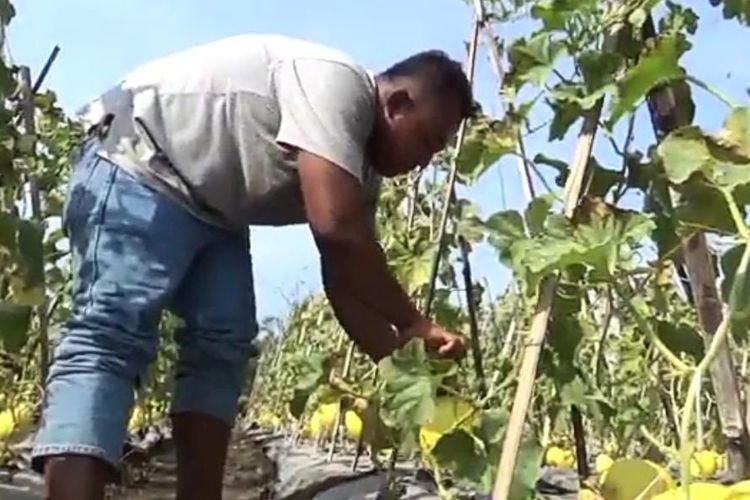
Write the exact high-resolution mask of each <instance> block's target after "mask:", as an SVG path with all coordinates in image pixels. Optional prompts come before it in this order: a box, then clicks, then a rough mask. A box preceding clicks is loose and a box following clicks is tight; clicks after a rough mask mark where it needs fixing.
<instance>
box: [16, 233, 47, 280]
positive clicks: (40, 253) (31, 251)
mask: <svg viewBox="0 0 750 500" xmlns="http://www.w3.org/2000/svg"><path fill="white" fill-rule="evenodd" d="M43 237H44V231H43V230H42V228H41V226H40V225H39V224H38V223H37V222H32V221H18V252H19V254H20V256H21V260H22V262H23V270H24V273H23V276H24V283H25V285H26V287H27V288H34V287H37V286H38V285H39V284H41V283H43V282H44V245H43V243H42V238H43Z"/></svg>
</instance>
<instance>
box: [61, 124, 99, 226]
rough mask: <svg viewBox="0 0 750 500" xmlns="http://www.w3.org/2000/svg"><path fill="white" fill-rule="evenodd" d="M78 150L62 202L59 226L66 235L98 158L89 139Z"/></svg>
mask: <svg viewBox="0 0 750 500" xmlns="http://www.w3.org/2000/svg"><path fill="white" fill-rule="evenodd" d="M79 148H80V151H79V152H78V153H77V154H76V155H75V159H74V163H73V167H72V169H71V173H70V179H69V180H68V185H67V187H66V189H65V201H64V202H63V207H62V214H61V217H60V218H61V220H60V223H61V228H62V230H63V233H64V234H65V235H66V236H68V237H69V236H70V224H71V221H72V219H74V218H75V214H76V213H77V211H78V208H79V205H80V198H81V193H82V192H85V191H86V187H87V186H88V183H89V181H90V180H91V177H92V176H93V174H94V171H95V169H96V164H97V163H98V162H99V158H98V157H97V156H96V148H95V144H94V142H93V141H92V140H91V139H89V140H86V141H85V142H83V143H82V144H81V145H80V146H79Z"/></svg>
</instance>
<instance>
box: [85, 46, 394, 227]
mask: <svg viewBox="0 0 750 500" xmlns="http://www.w3.org/2000/svg"><path fill="white" fill-rule="evenodd" d="M107 113H112V114H114V120H113V122H112V123H111V126H110V129H109V133H108V135H107V136H106V137H105V138H104V139H103V140H102V142H101V145H100V147H99V154H100V155H101V156H102V157H104V158H107V159H109V160H111V161H113V162H114V163H116V164H118V165H119V166H121V167H122V168H124V169H126V170H128V171H129V172H131V173H133V174H134V175H136V176H138V177H140V178H141V179H143V181H144V182H146V183H147V184H148V185H151V186H152V187H154V188H155V189H157V190H159V191H161V192H163V193H165V194H166V195H168V196H169V197H171V198H172V199H174V200H175V201H177V202H178V203H180V204H181V205H182V206H184V207H185V208H187V209H188V210H190V211H191V212H192V213H193V214H195V215H196V216H197V217H199V218H201V219H202V220H204V221H206V222H208V223H210V224H214V225H219V226H222V227H226V228H229V229H239V228H242V227H245V226H248V225H286V224H298V223H304V222H306V221H307V218H306V215H305V209H304V202H303V198H302V193H301V190H300V185H299V177H298V173H297V165H296V161H295V159H294V157H293V155H291V154H290V150H289V149H288V148H286V147H285V146H284V145H285V144H289V145H291V146H294V147H298V148H301V149H304V150H307V151H310V152H313V153H315V154H317V155H319V156H322V157H324V158H326V159H328V160H330V161H332V162H333V163H335V164H337V165H339V166H340V167H341V168H343V169H345V170H347V171H348V172H349V173H350V174H351V175H353V176H354V177H355V178H356V179H357V180H358V181H359V182H360V185H361V186H362V188H363V192H364V194H365V199H366V202H367V204H368V207H369V209H370V213H371V214H372V215H374V211H375V204H376V200H377V195H378V191H379V186H380V176H378V175H377V174H376V173H375V172H374V170H373V169H372V167H371V166H370V165H369V163H368V161H367V159H366V157H365V146H366V143H367V140H368V137H369V135H370V131H371V130H372V127H373V123H374V117H375V83H374V79H373V77H372V74H371V73H370V72H369V71H366V70H365V69H363V68H361V67H360V66H359V65H357V64H355V63H354V62H352V61H351V60H350V59H349V58H348V57H347V56H346V55H345V54H343V53H341V52H339V51H337V50H333V49H330V48H327V47H324V46H321V45H317V44H313V43H309V42H306V41H302V40H296V39H292V38H288V37H283V36H276V35H241V36H235V37H231V38H227V39H223V40H219V41H216V42H212V43H208V44H205V45H201V46H198V47H194V48H191V49H188V50H185V51H183V52H179V53H176V54H173V55H170V56H167V57H164V58H162V59H158V60H156V61H153V62H151V63H148V64H146V65H144V66H142V67H140V68H138V69H136V70H135V71H133V72H132V73H130V74H129V75H128V76H127V77H126V78H125V79H124V80H123V81H121V82H120V83H119V84H118V85H117V86H116V87H114V88H112V89H111V90H110V91H108V92H107V93H105V94H104V95H102V96H101V97H100V98H98V99H96V100H95V101H93V102H92V103H90V104H89V105H88V106H86V107H85V108H84V110H82V113H81V114H82V118H83V120H84V123H89V124H93V123H96V122H98V121H99V120H101V118H102V117H103V116H105V115H106V114H107Z"/></svg>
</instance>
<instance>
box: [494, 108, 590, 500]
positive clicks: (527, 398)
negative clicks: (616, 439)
mask: <svg viewBox="0 0 750 500" xmlns="http://www.w3.org/2000/svg"><path fill="white" fill-rule="evenodd" d="M601 108H602V100H601V99H600V100H599V101H598V102H597V104H596V105H595V106H594V108H592V109H591V110H590V111H589V112H588V113H587V114H586V115H585V119H584V122H583V125H582V127H581V132H580V134H579V138H578V144H577V146H576V150H575V155H574V157H573V162H572V164H571V171H570V175H569V176H568V179H567V181H566V183H565V192H564V196H563V199H564V201H565V205H564V210H563V213H564V215H565V216H566V217H568V218H571V217H572V216H573V213H574V211H575V209H576V207H577V205H578V199H579V197H580V194H581V188H582V186H583V179H584V178H585V175H586V169H587V166H588V161H589V158H590V156H591V151H592V148H593V145H594V137H595V135H596V130H597V125H598V122H599V115H600V114H601ZM556 288H557V277H556V276H549V277H547V278H545V279H544V280H543V281H542V283H541V285H540V292H539V300H538V302H537V307H536V312H535V314H534V318H533V320H532V323H531V331H530V332H529V338H528V343H527V344H526V348H525V352H524V355H523V360H522V362H521V369H520V371H519V374H518V387H517V389H516V396H515V400H514V401H513V409H512V411H511V415H510V419H509V421H508V428H507V433H506V436H505V441H504V443H503V450H502V454H501V456H500V464H499V466H498V472H497V476H496V479H495V488H494V492H493V496H492V498H493V500H506V499H507V498H508V493H509V491H510V486H511V481H512V479H513V471H514V470H515V468H516V458H517V455H518V448H519V446H520V444H521V436H522V434H523V426H524V423H525V421H526V415H527V413H528V409H529V405H530V403H531V398H532V396H533V392H534V381H535V379H536V371H537V366H538V364H539V357H540V355H541V352H542V344H543V342H544V336H545V333H546V331H547V324H548V322H549V316H550V312H551V309H552V300H553V298H554V296H555V291H556Z"/></svg>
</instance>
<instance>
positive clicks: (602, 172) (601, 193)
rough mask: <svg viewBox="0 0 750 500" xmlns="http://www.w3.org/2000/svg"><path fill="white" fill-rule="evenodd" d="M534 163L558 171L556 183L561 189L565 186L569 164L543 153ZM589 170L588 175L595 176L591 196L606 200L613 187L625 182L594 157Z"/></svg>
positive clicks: (590, 187)
mask: <svg viewBox="0 0 750 500" xmlns="http://www.w3.org/2000/svg"><path fill="white" fill-rule="evenodd" d="M534 163H539V164H542V165H547V166H549V167H552V168H554V169H555V170H557V171H558V173H559V175H558V176H557V177H556V178H555V183H556V184H557V185H558V186H560V187H562V186H564V185H565V182H566V180H567V179H568V173H569V169H568V164H567V163H565V162H564V161H562V160H557V159H555V158H550V157H548V156H545V155H544V154H541V153H540V154H537V155H536V156H535V157H534ZM587 170H588V172H590V173H589V174H588V175H592V174H591V172H593V176H594V178H593V179H591V182H590V185H589V190H588V195H589V196H595V197H600V198H604V197H605V196H606V195H607V193H608V192H609V190H610V189H612V187H614V186H615V185H617V184H619V183H621V182H624V180H625V179H624V178H623V176H622V175H620V173H619V172H615V171H614V170H610V169H608V168H604V167H602V166H601V164H600V163H599V162H598V161H597V159H596V158H595V157H593V156H592V157H591V158H590V159H589V164H588V166H587ZM587 183H588V181H587Z"/></svg>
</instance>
